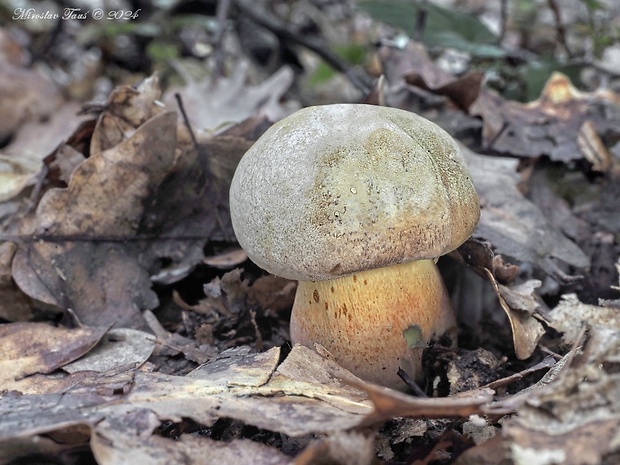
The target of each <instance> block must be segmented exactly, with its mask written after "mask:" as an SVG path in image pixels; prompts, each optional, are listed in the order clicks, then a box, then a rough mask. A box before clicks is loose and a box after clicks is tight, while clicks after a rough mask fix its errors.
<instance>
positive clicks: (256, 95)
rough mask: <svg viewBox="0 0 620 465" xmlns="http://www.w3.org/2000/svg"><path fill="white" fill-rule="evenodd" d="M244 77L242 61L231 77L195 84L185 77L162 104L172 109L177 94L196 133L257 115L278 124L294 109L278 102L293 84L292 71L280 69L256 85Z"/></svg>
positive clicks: (245, 70)
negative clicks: (164, 103)
mask: <svg viewBox="0 0 620 465" xmlns="http://www.w3.org/2000/svg"><path fill="white" fill-rule="evenodd" d="M247 74H248V64H247V63H245V62H241V63H240V64H239V65H238V67H237V68H236V69H235V71H234V72H233V73H232V74H231V76H230V77H222V76H215V77H213V78H211V79H203V80H201V81H195V80H193V79H192V78H191V77H189V76H187V77H186V80H187V84H185V85H184V86H183V87H182V88H170V89H168V91H167V92H166V95H165V96H164V101H165V102H166V103H167V105H168V106H169V107H170V108H174V106H175V105H176V102H175V94H179V95H180V97H181V99H182V100H183V106H184V107H185V111H186V112H187V115H188V118H189V121H190V124H191V126H192V128H193V129H194V130H195V131H196V132H204V131H207V132H214V131H218V130H221V129H222V127H223V126H227V125H228V126H229V125H232V124H235V123H241V122H242V121H244V120H246V119H247V118H250V117H253V116H257V115H259V114H260V115H262V116H265V117H267V118H268V119H269V120H271V121H277V120H279V119H282V118H283V117H284V116H286V115H288V114H289V113H291V112H292V111H294V110H295V109H297V108H296V106H294V107H292V108H286V107H284V106H283V105H282V103H281V102H280V100H281V98H282V95H283V94H284V93H285V92H286V91H287V90H288V89H289V88H290V86H291V85H292V83H293V77H294V76H293V70H292V69H290V68H288V67H283V68H280V69H279V70H278V71H277V72H275V73H274V74H273V75H272V76H270V77H269V78H268V79H266V80H265V81H263V82H262V83H261V84H259V85H257V86H248V85H247V84H246V80H247Z"/></svg>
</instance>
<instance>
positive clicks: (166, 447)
mask: <svg viewBox="0 0 620 465" xmlns="http://www.w3.org/2000/svg"><path fill="white" fill-rule="evenodd" d="M158 426H159V421H158V419H157V417H156V416H155V415H154V414H152V413H151V412H149V411H141V412H132V413H130V414H128V415H126V416H125V417H118V418H114V419H112V420H104V421H103V422H101V423H99V424H97V425H96V426H95V427H94V428H93V435H92V439H91V442H90V444H91V447H92V451H93V455H94V456H95V458H96V460H97V463H98V464H99V465H158V464H161V465H168V464H171V463H184V464H187V465H192V464H195V465H220V464H235V465H237V464H238V465H246V464H247V465H289V464H291V463H292V460H291V459H290V458H289V457H287V456H286V455H284V454H282V453H281V452H279V451H277V450H276V449H275V448H271V447H269V446H267V445H263V444H260V443H257V442H254V441H251V440H249V439H235V440H232V441H229V442H224V441H215V440H213V439H210V438H208V437H203V436H192V435H187V434H184V435H182V436H181V437H180V438H178V439H176V440H175V439H171V438H165V437H162V436H158V435H155V434H153V430H154V429H155V428H156V427H158Z"/></svg>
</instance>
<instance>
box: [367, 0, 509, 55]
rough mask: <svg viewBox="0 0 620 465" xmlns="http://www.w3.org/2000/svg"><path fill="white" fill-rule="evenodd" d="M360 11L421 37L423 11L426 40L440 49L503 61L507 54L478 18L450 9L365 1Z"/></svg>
mask: <svg viewBox="0 0 620 465" xmlns="http://www.w3.org/2000/svg"><path fill="white" fill-rule="evenodd" d="M359 8H360V9H362V10H363V11H366V12H367V13H369V14H370V15H371V16H372V17H373V18H375V19H377V20H379V21H382V22H384V23H386V24H389V25H391V26H394V27H397V28H400V29H402V30H403V31H405V32H406V33H407V34H408V35H409V36H410V37H415V36H416V35H417V31H416V30H415V28H416V17H417V15H418V11H419V10H420V9H424V10H426V12H427V16H426V24H425V27H424V35H423V37H422V40H423V42H424V43H425V44H427V45H430V46H436V47H443V48H445V47H451V48H455V49H458V50H463V51H466V52H469V53H471V54H472V55H475V56H478V57H482V58H499V57H502V56H504V51H503V50H502V49H501V48H500V47H498V46H497V45H496V44H497V42H498V38H497V37H496V36H495V34H493V32H491V31H490V30H489V29H488V28H487V27H486V26H485V25H484V24H482V23H481V22H480V21H479V20H478V19H477V18H475V17H473V16H470V15H467V14H464V13H460V12H458V11H452V10H447V9H445V8H441V7H439V6H437V5H434V4H433V3H430V2H428V1H424V0H361V1H360V3H359Z"/></svg>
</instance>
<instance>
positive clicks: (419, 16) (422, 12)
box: [413, 7, 428, 42]
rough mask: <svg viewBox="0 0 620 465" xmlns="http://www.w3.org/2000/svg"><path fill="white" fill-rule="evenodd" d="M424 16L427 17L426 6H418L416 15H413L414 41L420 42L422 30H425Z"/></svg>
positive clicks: (422, 35)
mask: <svg viewBox="0 0 620 465" xmlns="http://www.w3.org/2000/svg"><path fill="white" fill-rule="evenodd" d="M426 18H428V10H427V9H426V8H422V7H420V8H418V10H417V13H416V17H415V28H414V29H413V30H414V31H415V33H414V35H413V40H415V41H416V42H422V38H423V37H424V31H425V30H426Z"/></svg>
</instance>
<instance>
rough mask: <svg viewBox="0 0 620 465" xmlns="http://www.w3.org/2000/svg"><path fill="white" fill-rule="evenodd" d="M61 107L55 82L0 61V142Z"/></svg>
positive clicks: (60, 99)
mask: <svg viewBox="0 0 620 465" xmlns="http://www.w3.org/2000/svg"><path fill="white" fill-rule="evenodd" d="M61 105H62V95H61V94H60V91H59V90H58V88H57V87H56V86H55V85H54V83H53V82H52V81H51V80H49V79H47V78H46V77H45V76H43V75H42V74H41V73H39V72H38V71H35V70H32V69H27V68H24V67H21V66H15V65H13V64H11V63H9V62H2V61H0V121H2V124H1V125H0V141H5V140H7V139H8V138H9V137H10V136H11V135H12V134H13V133H14V132H15V131H16V130H17V129H18V128H19V127H20V126H21V125H22V124H24V123H26V122H28V121H40V120H42V119H44V118H46V117H48V116H49V115H51V114H52V113H53V112H54V111H55V110H56V109H57V108H59V107H60V106H61Z"/></svg>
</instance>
